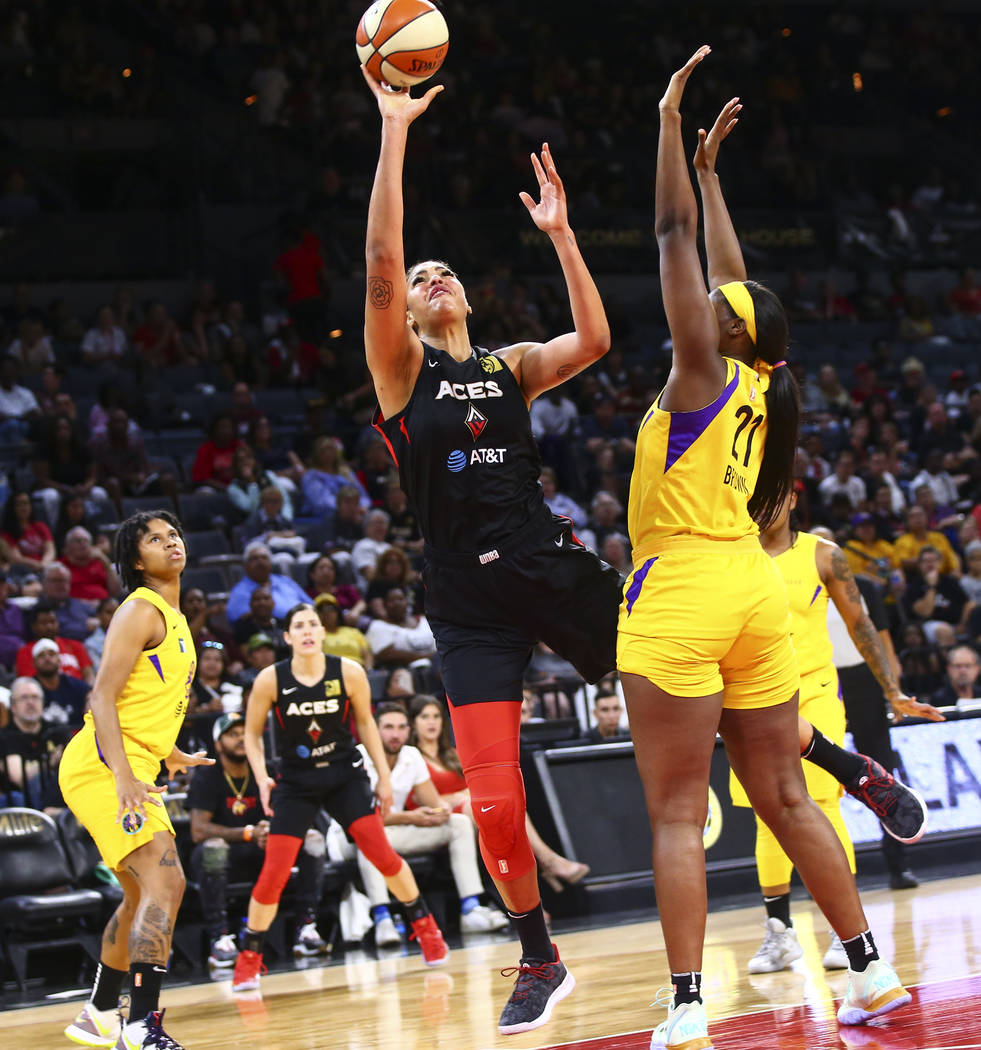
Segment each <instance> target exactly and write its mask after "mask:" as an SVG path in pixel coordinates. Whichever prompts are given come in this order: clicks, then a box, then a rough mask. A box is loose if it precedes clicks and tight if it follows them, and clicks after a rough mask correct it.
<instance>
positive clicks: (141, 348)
mask: <svg viewBox="0 0 981 1050" xmlns="http://www.w3.org/2000/svg"><path fill="white" fill-rule="evenodd" d="M133 346H134V348H135V349H136V351H137V352H138V353H139V354H141V355H142V356H143V357H144V358H145V359H146V362H147V363H148V364H151V365H153V366H154V367H156V368H160V367H165V366H167V365H176V364H179V363H180V362H181V361H183V360H184V358H185V357H186V356H187V352H186V350H185V348H184V344H183V342H182V341H181V334H180V331H179V330H178V328H177V322H176V321H175V320H174V319H173V318H172V317H171V316H170V315H169V314H168V313H167V308H166V307H165V306H164V304H163V303H154V304H153V305H152V306H151V307H150V309H149V310H148V311H147V315H146V320H145V321H144V322H143V324H141V325H140V327H139V328H137V329H136V331H135V332H134V333H133Z"/></svg>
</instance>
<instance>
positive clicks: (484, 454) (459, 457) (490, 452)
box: [446, 448, 508, 474]
mask: <svg viewBox="0 0 981 1050" xmlns="http://www.w3.org/2000/svg"><path fill="white" fill-rule="evenodd" d="M507 451H508V450H507V449H506V448H475V449H473V451H472V452H471V453H470V457H469V462H470V463H471V465H472V464H474V463H495V464H499V463H503V462H504V457H505V456H506V455H507ZM466 465H467V454H466V452H463V451H462V450H461V449H458V448H456V449H454V450H453V451H452V452H451V453H450V454H449V455H448V456H447V457H446V466H447V467H448V468H449V469H450V470H451V471H452V472H453V473H454V474H459V473H460V471H461V470H463V469H464V468H465V467H466Z"/></svg>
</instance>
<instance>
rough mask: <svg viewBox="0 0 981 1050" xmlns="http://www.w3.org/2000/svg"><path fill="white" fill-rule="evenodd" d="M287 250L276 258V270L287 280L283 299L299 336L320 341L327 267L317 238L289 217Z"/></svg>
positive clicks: (325, 297) (307, 339) (325, 295)
mask: <svg viewBox="0 0 981 1050" xmlns="http://www.w3.org/2000/svg"><path fill="white" fill-rule="evenodd" d="M285 235H286V249H285V251H283V253H282V254H281V255H280V256H279V258H278V259H277V260H276V270H277V271H278V272H279V273H280V274H281V275H282V276H283V277H284V278H285V279H286V283H287V287H288V289H289V291H288V293H287V298H286V302H287V305H288V306H289V311H290V316H291V317H292V318H293V323H294V324H295V326H296V329H297V331H298V332H299V333H300V338H301V339H303V340H306V341H310V342H313V343H319V341H320V339H321V337H322V335H323V329H324V306H325V303H326V299H327V268H326V266H324V260H323V256H322V255H321V252H320V238H319V237H318V236H317V235H316V234H315V233H313V232H312V231H311V230H308V229H305V228H304V226H303V224H302V223H301V222H300V221H299V220H297V219H294V220H292V221H291V222H290V223H289V225H288V226H287V229H286V231H285Z"/></svg>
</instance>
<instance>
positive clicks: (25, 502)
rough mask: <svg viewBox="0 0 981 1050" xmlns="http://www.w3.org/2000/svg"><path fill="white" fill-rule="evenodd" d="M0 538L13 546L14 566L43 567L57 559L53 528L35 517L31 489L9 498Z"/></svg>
mask: <svg viewBox="0 0 981 1050" xmlns="http://www.w3.org/2000/svg"><path fill="white" fill-rule="evenodd" d="M0 537H2V538H3V539H5V540H6V541H7V543H8V544H9V545H10V560H11V561H12V562H13V563H14V564H15V565H27V566H29V567H30V568H32V569H40V568H42V566H44V565H47V564H48V563H49V562H53V561H54V559H55V545H54V540H53V539H52V536H51V530H50V529H49V528H48V526H47V525H46V524H45V523H44V522H43V521H39V520H38V519H37V518H36V517H35V516H34V504H33V503H32V502H31V494H30V493H29V492H15V493H13V494H12V495H11V496H10V497H9V498H8V499H7V505H6V507H4V510H3V531H2V532H0Z"/></svg>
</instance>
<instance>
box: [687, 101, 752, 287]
mask: <svg viewBox="0 0 981 1050" xmlns="http://www.w3.org/2000/svg"><path fill="white" fill-rule="evenodd" d="M742 108H743V107H742V105H741V104H740V102H739V99H738V98H732V99H730V100H729V101H728V102H727V103H726V104H725V105H724V106H723V107H722V111H721V112H720V113H719V115H718V117H716V120H715V123H714V124H713V125H712V130H711V131H709V132H707V133H706V131H705V129H704V128H699V129H698V149H696V150H695V160H694V166H695V174H696V175H697V176H698V188H699V191H700V193H701V195H702V222H703V224H704V228H705V254H706V256H707V257H708V283H709V288H718V287H719V285H722V284H728V283H729V282H730V281H745V280H746V263H745V262H744V261H743V251H742V248H740V247H739V238H738V237H737V236H736V230H735V227H734V226H733V225H732V218H731V217H730V215H729V209H728V208H727V207H726V202H725V198H724V197H723V196H722V184H721V183H720V182H719V176H718V175H717V174H716V171H715V162H716V160H717V159H718V156H719V146H721V145H722V142H723V140H724V139H726V138H727V137H728V135H729V132H730V131H732V129H733V128H734V127H735V126H736V125H737V124H738V123H739V111H740V110H741V109H742Z"/></svg>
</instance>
